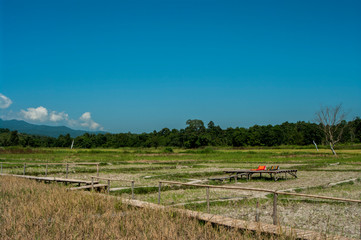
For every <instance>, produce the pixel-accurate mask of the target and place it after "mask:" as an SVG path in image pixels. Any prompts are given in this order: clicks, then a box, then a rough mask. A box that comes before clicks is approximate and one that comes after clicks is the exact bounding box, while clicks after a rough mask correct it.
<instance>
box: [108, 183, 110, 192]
mask: <svg viewBox="0 0 361 240" xmlns="http://www.w3.org/2000/svg"><path fill="white" fill-rule="evenodd" d="M109 191H110V180H108V195H109Z"/></svg>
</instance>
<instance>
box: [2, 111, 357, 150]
mask: <svg viewBox="0 0 361 240" xmlns="http://www.w3.org/2000/svg"><path fill="white" fill-rule="evenodd" d="M186 124H187V127H186V128H184V129H180V130H178V129H168V128H163V129H162V130H160V131H153V132H150V133H141V134H135V133H118V134H111V133H106V134H89V133H85V134H84V135H82V136H78V137H76V138H71V137H70V135H69V134H67V135H65V136H64V135H60V136H59V137H58V138H54V137H46V136H37V135H28V134H22V133H18V132H17V131H10V130H8V129H0V146H23V147H69V148H70V146H71V144H72V141H73V140H74V148H120V147H145V148H147V147H156V148H157V147H180V148H199V147H205V146H230V147H246V146H269V147H272V146H280V145H299V146H304V145H310V144H313V141H314V142H315V143H317V144H328V143H327V142H326V140H327V139H326V138H325V133H324V131H323V130H322V126H321V124H316V123H310V122H304V121H299V122H296V123H289V122H284V123H282V124H279V125H266V126H259V125H254V126H252V127H249V128H242V127H236V128H227V129H222V128H221V127H220V126H218V125H215V124H214V122H213V121H210V122H209V123H208V124H207V126H205V124H204V122H203V121H202V120H198V119H192V120H188V121H187V122H186ZM340 124H341V125H342V131H343V134H342V138H341V140H340V142H341V143H361V119H360V118H359V117H357V118H355V119H354V120H352V121H348V122H347V121H345V120H344V121H342V122H341V123H340Z"/></svg>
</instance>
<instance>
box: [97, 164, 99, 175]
mask: <svg viewBox="0 0 361 240" xmlns="http://www.w3.org/2000/svg"><path fill="white" fill-rule="evenodd" d="M97 177H99V164H97Z"/></svg>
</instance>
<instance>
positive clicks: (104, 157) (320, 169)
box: [0, 147, 361, 237]
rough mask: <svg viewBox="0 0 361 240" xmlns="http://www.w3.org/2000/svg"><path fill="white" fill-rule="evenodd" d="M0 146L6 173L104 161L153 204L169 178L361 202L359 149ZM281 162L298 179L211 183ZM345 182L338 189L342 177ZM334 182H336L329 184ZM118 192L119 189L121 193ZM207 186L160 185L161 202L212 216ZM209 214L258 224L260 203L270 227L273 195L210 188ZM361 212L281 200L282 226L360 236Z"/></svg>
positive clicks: (55, 172)
mask: <svg viewBox="0 0 361 240" xmlns="http://www.w3.org/2000/svg"><path fill="white" fill-rule="evenodd" d="M166 152H167V150H166V149H163V148H158V149H131V148H123V149H92V150H78V149H73V150H70V149H18V148H6V149H0V161H2V162H12V163H19V164H18V165H14V164H11V165H10V164H5V163H4V164H3V172H4V173H13V174H22V173H23V165H22V163H24V162H27V163H39V164H42V163H47V162H49V163H51V162H62V163H66V162H69V163H70V162H99V163H100V176H101V177H111V178H120V179H127V180H134V181H135V186H136V189H135V197H136V199H139V200H144V201H149V202H153V203H156V202H157V197H158V182H159V181H160V180H171V181H179V182H198V183H204V184H218V185H225V184H226V185H228V186H242V187H255V188H266V189H272V190H288V191H295V192H301V193H308V194H316V195H326V196H334V197H343V198H350V199H357V200H361V183H360V178H361V149H360V148H358V147H356V148H355V147H352V149H345V148H343V149H339V150H338V151H337V152H338V156H337V157H335V156H333V155H332V154H331V152H330V150H328V149H320V151H318V152H317V151H316V150H315V149H313V148H302V149H294V148H278V149H257V148H252V149H226V148H220V149H216V148H205V149H197V150H185V149H173V153H166ZM258 165H267V166H271V165H279V166H280V168H281V169H297V170H298V174H297V175H298V178H297V179H296V178H288V179H280V180H278V181H276V182H275V181H273V180H271V179H266V178H254V179H252V180H251V181H246V180H239V181H238V182H237V183H235V182H234V181H232V182H224V183H219V182H215V181H209V180H208V178H210V177H217V176H225V174H224V173H223V171H225V170H232V169H250V168H257V166H258ZM44 173H45V165H29V164H28V165H27V168H26V174H29V175H39V176H43V175H44ZM95 174H96V166H80V165H70V167H69V178H78V179H87V180H89V179H90V176H92V175H95ZM48 175H50V176H57V177H65V166H64V165H58V166H50V165H49V169H48ZM350 179H351V180H352V181H350V182H346V183H340V184H336V185H333V183H338V182H342V181H344V180H350ZM330 183H331V184H330ZM129 186H130V184H129V183H127V182H114V183H112V185H111V187H112V188H113V189H114V190H115V191H111V194H112V195H116V196H122V197H124V198H130V188H129ZM116 189H117V190H116ZM205 200H206V194H205V189H203V188H189V187H174V186H173V187H172V186H163V188H162V204H164V205H174V206H179V207H185V208H188V209H193V210H198V211H204V212H205V211H207V207H206V203H205ZM210 200H211V206H210V212H211V213H214V214H220V215H226V216H230V217H233V218H239V219H245V220H254V218H255V212H256V202H257V201H258V202H259V206H260V207H259V209H260V220H261V221H262V222H266V223H272V216H271V213H272V198H271V197H270V196H269V195H267V194H264V193H256V192H249V191H231V190H221V189H211V191H210ZM360 219H361V207H360V206H359V205H357V204H348V203H338V202H333V201H319V200H315V199H309V198H300V197H280V201H279V221H280V224H282V225H287V226H291V227H295V228H302V229H312V230H315V231H319V232H324V233H334V234H339V235H343V236H348V237H358V236H359V235H360Z"/></svg>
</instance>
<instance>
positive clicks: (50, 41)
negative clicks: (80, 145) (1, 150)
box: [0, 0, 361, 132]
mask: <svg viewBox="0 0 361 240" xmlns="http://www.w3.org/2000/svg"><path fill="white" fill-rule="evenodd" d="M0 3H1V5H0V8H1V13H0V15H1V18H0V26H1V32H0V44H1V45H0V46H1V48H0V94H1V95H0V97H1V98H0V103H1V105H0V107H1V108H0V117H2V118H4V119H11V118H16V119H24V120H26V121H28V122H32V123H38V124H49V125H67V126H71V127H73V128H77V129H79V128H81V129H101V128H103V129H104V130H107V131H111V132H128V131H130V132H150V131H153V130H160V129H162V128H163V127H168V128H178V129H179V128H184V127H185V122H186V120H187V119H201V120H203V121H204V122H205V124H207V123H208V122H209V121H210V120H213V121H214V122H215V124H216V125H220V126H221V127H222V128H226V127H236V126H241V127H249V126H252V125H254V124H259V125H265V124H278V123H282V122H285V121H289V122H296V121H299V120H303V121H312V120H313V119H314V113H315V112H316V111H317V110H318V109H320V107H321V106H334V105H336V104H339V103H342V104H343V107H344V108H345V110H346V111H349V115H348V118H349V119H352V118H354V117H355V116H361V1H358V0H355V1H347V0H346V1H329V0H327V1H315V0H312V1H305V0H302V1H288V0H287V1H269V0H267V1H206V0H202V1H197V0H181V1H178V0H167V1H152V0H148V1H137V0H130V1H124V0H121V1H91V0H84V1H77V0H62V1H55V0H52V1H49V0H44V1H37V0H32V1H28V0H24V1H19V0H0ZM40 107H42V108H40Z"/></svg>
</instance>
